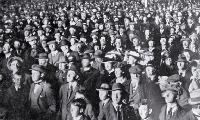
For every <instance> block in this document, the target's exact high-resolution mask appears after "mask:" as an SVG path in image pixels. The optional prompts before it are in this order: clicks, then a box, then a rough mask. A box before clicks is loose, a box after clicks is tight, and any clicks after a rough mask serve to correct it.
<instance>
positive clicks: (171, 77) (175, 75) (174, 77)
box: [167, 74, 180, 83]
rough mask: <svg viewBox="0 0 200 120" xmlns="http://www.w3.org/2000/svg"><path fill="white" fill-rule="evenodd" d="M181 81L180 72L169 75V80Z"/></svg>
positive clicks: (169, 81)
mask: <svg viewBox="0 0 200 120" xmlns="http://www.w3.org/2000/svg"><path fill="white" fill-rule="evenodd" d="M179 81H180V76H179V75H178V74H174V75H171V76H169V77H168V79H167V82H168V83H171V82H173V83H174V82H179Z"/></svg>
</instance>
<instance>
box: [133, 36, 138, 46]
mask: <svg viewBox="0 0 200 120" xmlns="http://www.w3.org/2000/svg"><path fill="white" fill-rule="evenodd" d="M138 45H139V40H138V39H137V38H134V39H133V46H135V47H136V46H138Z"/></svg>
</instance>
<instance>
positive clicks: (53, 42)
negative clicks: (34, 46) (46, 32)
mask: <svg viewBox="0 0 200 120" xmlns="http://www.w3.org/2000/svg"><path fill="white" fill-rule="evenodd" d="M51 44H56V41H55V40H52V41H49V42H48V43H47V45H51Z"/></svg>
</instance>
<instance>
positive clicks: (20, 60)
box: [7, 57, 23, 70]
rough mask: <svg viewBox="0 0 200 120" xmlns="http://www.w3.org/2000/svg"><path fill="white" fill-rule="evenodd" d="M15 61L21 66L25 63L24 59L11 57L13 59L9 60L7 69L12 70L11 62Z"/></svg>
mask: <svg viewBox="0 0 200 120" xmlns="http://www.w3.org/2000/svg"><path fill="white" fill-rule="evenodd" d="M13 60H17V61H19V62H20V63H21V64H22V63H23V59H21V58H20V57H11V58H9V59H8V62H7V67H8V69H9V70H11V67H10V66H11V65H10V64H11V61H13Z"/></svg>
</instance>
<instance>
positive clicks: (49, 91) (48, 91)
mask: <svg viewBox="0 0 200 120" xmlns="http://www.w3.org/2000/svg"><path fill="white" fill-rule="evenodd" d="M45 96H46V98H47V103H48V106H49V110H50V111H52V112H55V111H56V102H55V98H54V95H53V90H52V89H51V85H50V84H46V86H45Z"/></svg>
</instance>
